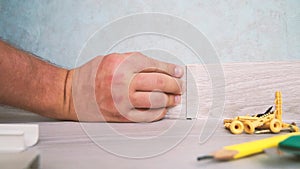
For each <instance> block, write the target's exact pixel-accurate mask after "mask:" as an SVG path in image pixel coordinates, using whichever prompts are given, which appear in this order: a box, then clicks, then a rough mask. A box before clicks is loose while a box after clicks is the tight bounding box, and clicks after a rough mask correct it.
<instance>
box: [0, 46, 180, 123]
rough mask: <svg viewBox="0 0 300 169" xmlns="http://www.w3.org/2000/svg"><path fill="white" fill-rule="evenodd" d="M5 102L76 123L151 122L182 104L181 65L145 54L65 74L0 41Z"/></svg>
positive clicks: (99, 60)
mask: <svg viewBox="0 0 300 169" xmlns="http://www.w3.org/2000/svg"><path fill="white" fill-rule="evenodd" d="M0 51H1V52H0V104H5V105H10V106H15V107H19V108H22V109H25V110H29V111H32V112H35V113H38V114H40V115H43V116H47V117H51V118H56V119H62V120H76V121H110V122H129V121H133V122H148V121H155V120H159V119H161V118H163V117H164V116H165V114H166V112H167V108H169V107H172V106H175V105H176V104H178V103H179V102H180V95H181V92H182V82H181V80H179V78H180V77H181V76H182V74H183V70H182V68H181V67H179V66H176V65H173V64H168V63H163V62H159V61H157V60H154V59H151V58H149V57H146V56H144V55H142V54H140V53H126V54H110V55H107V56H104V57H96V58H95V59H93V60H91V61H90V62H88V63H86V64H85V65H83V66H81V67H79V68H76V69H73V70H66V69H63V68H59V67H56V66H54V65H51V64H49V63H47V62H44V61H42V60H40V59H38V58H36V57H35V56H32V55H30V54H28V53H26V52H24V51H21V50H18V49H16V48H14V47H13V46H11V45H9V44H7V43H5V42H2V41H0Z"/></svg>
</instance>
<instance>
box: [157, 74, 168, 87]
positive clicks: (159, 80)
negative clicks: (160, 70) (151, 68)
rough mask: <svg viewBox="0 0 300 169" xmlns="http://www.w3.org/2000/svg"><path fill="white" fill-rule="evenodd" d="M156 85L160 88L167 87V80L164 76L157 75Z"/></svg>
mask: <svg viewBox="0 0 300 169" xmlns="http://www.w3.org/2000/svg"><path fill="white" fill-rule="evenodd" d="M155 85H156V86H157V87H158V89H165V87H166V82H165V80H164V78H162V76H158V77H156V80H155Z"/></svg>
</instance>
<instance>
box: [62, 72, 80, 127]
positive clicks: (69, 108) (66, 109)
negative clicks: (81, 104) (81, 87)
mask: <svg viewBox="0 0 300 169" xmlns="http://www.w3.org/2000/svg"><path fill="white" fill-rule="evenodd" d="M73 75H74V69H71V70H66V77H65V82H64V91H63V92H64V98H63V99H64V100H63V111H62V112H63V116H64V118H65V119H68V120H75V121H77V120H78V118H77V115H76V113H75V108H74V104H73V95H72V83H73Z"/></svg>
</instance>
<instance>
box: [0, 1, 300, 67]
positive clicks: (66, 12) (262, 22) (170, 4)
mask: <svg viewBox="0 0 300 169" xmlns="http://www.w3.org/2000/svg"><path fill="white" fill-rule="evenodd" d="M141 12H161V13H167V14H170V15H174V16H178V17H181V18H183V19H185V20H187V21H189V22H190V23H192V24H193V25H194V26H195V27H197V28H198V29H199V30H200V31H202V32H203V33H204V34H205V35H206V36H207V38H208V39H209V40H210V41H211V43H212V44H213V45H214V47H215V48H216V50H217V52H218V54H219V59H220V60H221V61H222V62H244V61H287V60H300V1H298V0H266V1H262V0H256V1H246V0H232V1H224V0H205V1H198V0H181V1H180V0H176V1H170V0H153V1H148V0H102V1H97V0H84V1H83V0H26V1H20V0H0V37H2V38H3V39H6V40H8V41H9V42H11V43H13V44H14V45H16V46H18V47H20V48H22V49H24V50H27V51H30V52H32V53H34V54H36V55H38V56H40V57H43V58H45V59H47V60H49V61H51V62H53V63H55V64H58V65H61V66H64V67H73V66H74V65H75V60H76V57H77V56H78V53H79V51H80V49H81V47H82V45H83V44H84V42H85V41H86V40H87V39H88V38H89V36H91V35H92V34H93V33H94V32H95V31H96V30H97V29H99V28H100V27H102V26H104V25H105V24H108V23H109V22H111V21H113V20H115V19H117V18H119V17H122V16H126V15H129V14H134V13H141ZM124 26H125V25H124ZM120 29H122V28H120ZM127 45H128V44H127Z"/></svg>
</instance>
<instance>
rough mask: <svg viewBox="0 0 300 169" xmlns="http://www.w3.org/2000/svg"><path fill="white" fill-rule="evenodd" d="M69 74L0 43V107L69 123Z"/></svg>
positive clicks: (64, 70)
mask: <svg viewBox="0 0 300 169" xmlns="http://www.w3.org/2000/svg"><path fill="white" fill-rule="evenodd" d="M68 80H70V73H69V71H68V70H66V69H63V68H58V67H56V66H54V65H51V64H49V63H47V62H44V61H42V60H39V59H38V58H36V57H34V56H32V55H30V54H28V53H26V52H23V51H20V50H18V49H15V48H13V47H12V46H10V45H8V44H6V43H4V42H2V41H0V104H5V105H10V106H15V107H19V108H22V109H25V110H29V111H32V112H36V113H39V114H41V115H43V116H47V117H52V118H57V119H70V114H69V112H70V111H69V107H70V106H69V103H70V95H71V90H70V89H71V87H70V85H71V84H70V83H67V82H68Z"/></svg>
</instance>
